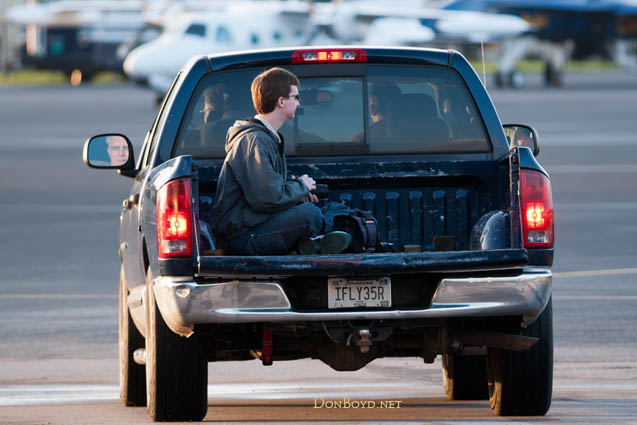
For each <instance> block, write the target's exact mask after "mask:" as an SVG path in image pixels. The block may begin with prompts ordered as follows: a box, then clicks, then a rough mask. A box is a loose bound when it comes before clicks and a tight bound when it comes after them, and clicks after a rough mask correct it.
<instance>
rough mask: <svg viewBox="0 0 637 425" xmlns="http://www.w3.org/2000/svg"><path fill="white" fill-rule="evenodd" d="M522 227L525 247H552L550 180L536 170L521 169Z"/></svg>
mask: <svg viewBox="0 0 637 425" xmlns="http://www.w3.org/2000/svg"><path fill="white" fill-rule="evenodd" d="M520 195H521V198H522V228H523V231H524V246H525V247H526V248H551V247H553V240H554V236H553V195H552V194H551V181H550V180H549V179H548V177H546V176H545V175H544V174H542V173H540V172H538V171H531V170H521V172H520Z"/></svg>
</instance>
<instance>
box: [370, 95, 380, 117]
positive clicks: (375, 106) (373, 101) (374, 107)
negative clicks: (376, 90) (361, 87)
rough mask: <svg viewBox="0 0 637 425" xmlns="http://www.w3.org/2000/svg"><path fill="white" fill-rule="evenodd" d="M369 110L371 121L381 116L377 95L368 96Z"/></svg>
mask: <svg viewBox="0 0 637 425" xmlns="http://www.w3.org/2000/svg"><path fill="white" fill-rule="evenodd" d="M369 112H370V113H371V114H372V122H378V121H380V120H381V119H382V118H383V116H382V114H381V112H380V105H379V100H378V96H375V95H371V96H370V97H369Z"/></svg>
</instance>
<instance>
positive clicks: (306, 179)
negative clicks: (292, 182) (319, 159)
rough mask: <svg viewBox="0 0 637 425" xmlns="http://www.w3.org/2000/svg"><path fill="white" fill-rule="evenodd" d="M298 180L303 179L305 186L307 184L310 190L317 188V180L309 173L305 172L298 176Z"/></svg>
mask: <svg viewBox="0 0 637 425" xmlns="http://www.w3.org/2000/svg"><path fill="white" fill-rule="evenodd" d="M298 180H301V181H302V182H303V183H304V184H305V186H307V188H308V190H310V191H312V190H314V189H316V182H315V181H314V179H313V178H312V177H310V176H308V175H307V174H303V175H302V176H301V177H299V178H298Z"/></svg>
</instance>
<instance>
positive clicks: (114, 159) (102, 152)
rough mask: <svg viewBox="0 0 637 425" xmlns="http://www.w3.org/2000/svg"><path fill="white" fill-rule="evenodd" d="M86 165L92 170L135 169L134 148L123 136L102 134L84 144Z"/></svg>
mask: <svg viewBox="0 0 637 425" xmlns="http://www.w3.org/2000/svg"><path fill="white" fill-rule="evenodd" d="M83 159H84V163H85V164H86V165H88V166H89V167H91V168H116V169H120V170H129V169H132V168H134V165H135V160H134V158H133V146H132V144H131V142H130V140H128V138H127V137H126V136H124V135H122V134H102V135H99V136H94V137H91V138H90V139H89V140H87V141H86V143H85V144H84V152H83Z"/></svg>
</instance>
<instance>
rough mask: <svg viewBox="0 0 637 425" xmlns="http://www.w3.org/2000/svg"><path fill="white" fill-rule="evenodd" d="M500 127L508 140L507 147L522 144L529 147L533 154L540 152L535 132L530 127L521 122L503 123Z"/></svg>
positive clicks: (536, 154)
mask: <svg viewBox="0 0 637 425" xmlns="http://www.w3.org/2000/svg"><path fill="white" fill-rule="evenodd" d="M502 127H503V128H504V134H505V135H506V137H507V140H508V141H509V147H511V148H513V147H515V146H524V147H527V148H529V149H531V151H532V152H533V156H538V155H539V154H540V145H539V143H538V139H537V132H536V131H535V130H534V129H533V128H532V127H529V126H528V125H522V124H505V125H503V126H502Z"/></svg>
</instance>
